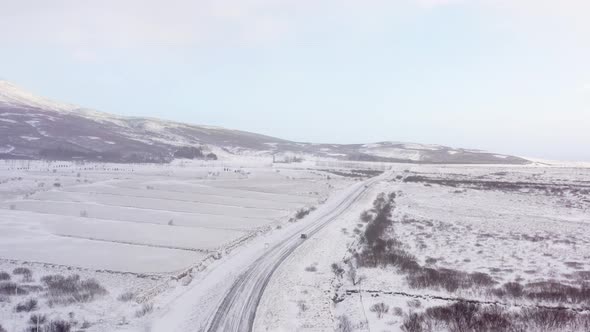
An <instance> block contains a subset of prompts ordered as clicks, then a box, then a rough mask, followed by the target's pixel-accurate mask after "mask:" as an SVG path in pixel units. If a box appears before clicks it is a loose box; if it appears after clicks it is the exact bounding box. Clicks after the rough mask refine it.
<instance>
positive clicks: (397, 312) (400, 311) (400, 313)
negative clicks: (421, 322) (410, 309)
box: [393, 307, 404, 316]
mask: <svg viewBox="0 0 590 332" xmlns="http://www.w3.org/2000/svg"><path fill="white" fill-rule="evenodd" d="M393 314H394V315H395V316H403V314H404V310H403V309H402V308H400V307H395V308H393Z"/></svg>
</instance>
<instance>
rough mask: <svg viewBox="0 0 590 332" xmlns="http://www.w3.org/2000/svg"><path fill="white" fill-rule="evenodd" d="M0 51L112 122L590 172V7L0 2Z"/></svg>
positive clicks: (2, 73) (507, 0)
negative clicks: (537, 160) (159, 121)
mask: <svg viewBox="0 0 590 332" xmlns="http://www.w3.org/2000/svg"><path fill="white" fill-rule="evenodd" d="M0 45H1V48H0V79H5V80H8V81H12V82H14V83H16V84H18V85H20V86H22V87H24V88H26V89H28V90H31V91H33V92H35V93H37V94H40V95H44V96H48V97H52V98H54V99H58V100H61V101H67V102H72V103H76V104H80V105H82V106H86V107H90V108H95V109H98V110H102V111H106V112H110V113H117V114H123V115H141V116H152V117H161V118H166V119H173V120H178V121H184V122H190V123H195V124H207V125H218V126H224V127H229V128H234V129H243V130H249V131H254V132H258V133H263V134H268V135H273V136H278V137H281V138H286V139H292V140H298V141H313V142H330V143H331V142H333V143H364V142H373V141H385V140H393V141H409V142H419V143H436V144H444V145H451V146H456V147H467V148H480V149H486V150H491V151H495V152H500V153H509V154H516V155H521V156H528V157H542V158H548V159H568V160H590V1H588V0H569V1H568V0H551V1H550V0H496V1H494V0H388V1H387V0H363V1H359V0H354V1H353V0H324V1H323V0H285V1H280V0H211V1H204V0H193V1H188V0H186V1H184V0H167V1H149V0H128V1H125V0H100V1H99V0H95V1H79V0H70V1H67V0H52V1H45V0H38V1H32V0H18V1H17V0H0Z"/></svg>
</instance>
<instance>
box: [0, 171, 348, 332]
mask: <svg viewBox="0 0 590 332" xmlns="http://www.w3.org/2000/svg"><path fill="white" fill-rule="evenodd" d="M280 166H281V165H275V166H274V167H273V165H270V164H268V163H266V164H259V163H255V162H244V163H241V162H229V163H221V162H190V161H182V162H180V161H177V162H175V163H172V164H169V165H135V164H133V165H131V164H99V163H71V162H29V161H0V278H5V279H1V280H0V283H2V284H1V285H0V325H2V326H3V327H4V328H5V329H6V328H8V329H9V331H13V330H14V331H23V330H24V329H25V328H26V326H27V324H28V320H29V316H30V315H31V313H29V312H28V311H27V310H23V311H22V312H17V311H18V310H17V309H15V308H16V306H18V305H19V304H20V303H21V302H23V301H27V300H29V299H36V300H37V301H38V304H37V308H35V309H34V310H32V312H33V313H36V314H37V313H38V314H48V315H49V318H51V319H54V318H55V319H62V320H65V321H68V322H75V323H76V325H74V326H75V327H76V328H82V325H85V323H84V322H86V323H87V325H88V326H87V327H88V329H86V328H85V330H90V331H92V330H94V331H113V330H114V329H115V328H114V327H115V326H117V327H118V328H122V327H125V326H127V325H128V324H132V325H133V324H135V325H133V326H137V324H138V323H137V321H138V320H141V318H142V316H144V315H147V314H149V313H150V312H151V309H149V310H147V309H146V310H147V311H149V312H146V313H137V311H142V310H144V309H145V308H144V306H151V305H152V303H153V300H154V298H155V297H157V296H158V295H159V294H161V293H163V292H166V290H167V289H169V288H171V287H172V288H173V287H176V286H177V285H180V284H181V283H183V282H184V281H181V280H178V279H180V278H177V276H181V277H182V276H183V275H185V274H184V271H187V270H188V269H191V268H194V267H196V268H198V269H202V268H203V267H205V266H207V265H208V264H210V262H212V261H214V260H216V259H218V258H219V257H222V256H223V255H225V254H227V253H229V252H230V251H231V250H234V249H236V248H239V247H240V245H241V244H242V243H247V242H248V241H252V240H253V239H255V238H256V237H257V236H258V235H260V234H265V233H267V232H269V231H271V230H273V229H275V228H283V227H288V226H289V224H290V221H292V220H293V218H295V216H296V215H297V213H298V211H299V210H301V209H309V208H311V207H317V206H318V205H321V204H322V202H323V201H325V200H326V198H327V197H328V196H329V195H330V194H331V192H333V191H334V190H338V189H341V188H344V187H347V186H348V185H350V184H351V183H353V181H355V179H354V178H348V177H345V176H338V175H335V174H332V173H328V172H322V171H318V170H309V169H307V167H301V168H300V169H296V168H295V167H292V166H289V165H285V166H286V167H280ZM22 268H25V269H26V270H27V271H25V272H24V273H25V274H23V273H20V272H18V270H19V269H21V270H22ZM3 272H5V274H4V277H3V274H2V273H3ZM21 272H22V271H21ZM55 274H57V275H61V276H64V277H68V276H72V275H79V276H80V280H79V281H78V282H79V283H80V285H83V284H84V282H86V281H87V280H90V279H96V281H98V283H99V284H100V285H101V287H103V288H104V289H105V290H106V292H105V293H104V294H103V293H102V292H100V294H97V295H96V299H94V296H93V298H92V301H89V302H91V303H85V302H86V300H87V299H84V300H81V301H74V302H70V301H67V303H65V304H64V303H62V304H59V305H55V304H52V300H51V299H52V298H53V297H54V295H52V293H51V292H52V291H51V286H50V284H48V283H47V280H45V279H47V278H45V279H43V277H46V276H49V275H55ZM72 280H73V279H72ZM9 283H14V284H9ZM81 287H84V286H81ZM19 292H20V293H19ZM126 292H127V293H129V292H130V293H133V299H132V300H127V299H125V300H121V299H120V298H119V297H120V296H121V294H124V293H126ZM78 295H79V294H77V295H72V296H73V297H77V296H78ZM69 312H72V313H73V315H74V317H70V316H71V315H70V314H69Z"/></svg>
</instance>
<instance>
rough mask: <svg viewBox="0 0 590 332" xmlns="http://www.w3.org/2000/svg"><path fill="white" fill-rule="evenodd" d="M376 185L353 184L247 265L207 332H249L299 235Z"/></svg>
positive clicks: (326, 221)
mask: <svg viewBox="0 0 590 332" xmlns="http://www.w3.org/2000/svg"><path fill="white" fill-rule="evenodd" d="M376 181H377V178H373V179H370V180H368V181H366V182H363V183H359V184H356V185H355V186H356V188H354V190H352V191H351V192H350V193H349V194H348V195H347V196H345V197H344V198H343V199H342V200H341V201H340V202H339V203H338V204H336V205H335V207H334V208H333V209H331V210H330V211H327V212H324V213H323V214H321V215H319V216H316V217H315V220H314V221H313V222H311V223H309V224H308V225H306V226H305V227H304V228H301V229H299V230H298V231H297V232H296V233H293V234H290V235H289V236H288V237H286V239H285V240H284V241H282V242H280V243H278V244H276V245H275V246H274V247H271V248H269V249H268V250H267V251H266V252H265V253H264V254H263V255H262V256H260V257H259V258H258V259H256V260H255V261H254V263H253V264H250V265H249V266H248V267H247V268H246V269H245V271H244V272H242V273H241V274H240V275H239V276H238V277H237V278H236V280H235V282H234V283H233V285H232V286H231V288H230V289H229V291H227V293H226V294H225V295H224V297H223V300H222V301H221V303H220V304H219V307H218V308H217V310H216V312H215V314H214V315H213V317H211V318H210V319H209V321H208V323H207V325H206V326H207V331H210V332H217V331H223V332H233V331H235V332H244V331H252V326H253V325H254V319H255V318H256V309H257V307H258V303H260V299H261V298H262V294H263V293H264V290H265V288H266V286H267V285H268V282H269V281H270V278H271V276H272V275H273V273H274V271H275V270H276V269H277V268H278V267H279V265H281V263H282V262H283V261H284V260H285V259H286V258H287V257H288V256H289V255H290V254H291V253H292V252H293V251H294V250H295V249H297V247H298V246H299V245H301V243H303V241H305V240H303V239H301V238H300V234H301V233H305V234H307V235H308V237H311V236H312V235H313V234H315V233H316V232H318V231H319V230H320V229H322V228H323V227H324V226H326V225H327V224H329V223H330V222H331V221H334V220H336V219H337V218H338V217H340V216H341V215H342V214H343V213H344V212H345V211H346V210H347V209H348V208H349V207H350V206H351V205H353V204H354V203H355V202H356V201H357V200H358V199H359V198H360V197H361V196H362V195H363V194H364V193H365V192H366V191H367V190H368V188H369V187H370V186H371V185H372V184H373V183H374V182H376Z"/></svg>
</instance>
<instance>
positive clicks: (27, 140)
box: [0, 81, 528, 164]
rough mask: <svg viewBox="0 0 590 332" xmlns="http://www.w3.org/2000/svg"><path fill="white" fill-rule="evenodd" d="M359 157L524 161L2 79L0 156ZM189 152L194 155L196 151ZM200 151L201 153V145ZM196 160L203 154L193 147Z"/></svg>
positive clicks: (127, 158) (121, 159) (141, 159)
mask: <svg viewBox="0 0 590 332" xmlns="http://www.w3.org/2000/svg"><path fill="white" fill-rule="evenodd" d="M187 147H193V148H196V149H201V150H203V151H202V152H203V153H204V154H205V155H206V154H207V153H209V151H210V150H211V151H217V152H223V154H225V155H232V154H239V155H267V156H271V155H275V156H278V158H279V159H278V160H281V158H284V157H286V156H297V157H303V158H305V157H309V156H315V157H325V158H334V159H346V160H362V161H392V162H423V163H482V164H483V163H491V164H523V163H527V162H528V161H527V160H525V159H522V158H518V157H512V156H504V155H497V154H493V153H486V152H482V151H472V150H465V149H453V148H449V147H444V146H438V145H421V144H409V143H393V142H382V143H375V144H348V145H341V144H311V143H298V142H291V141H287V140H283V139H279V138H274V137H269V136H264V135H259V134H254V133H249V132H244V131H239V130H230V129H225V128H218V127H211V126H197V125H190V124H184V123H178V122H172V121H165V120H159V119H151V118H135V117H123V116H118V115H113V114H108V113H103V112H99V111H95V110H91V109H86V108H82V107H79V106H76V105H71V104H66V103H60V102H55V101H52V100H50V99H47V98H43V97H38V96H35V95H34V94H32V93H30V92H28V91H26V90H23V89H21V88H19V87H17V86H15V85H14V84H12V83H9V82H6V81H0V159H14V158H22V159H57V160H64V159H65V160H69V159H83V160H104V161H112V162H168V161H170V160H172V159H173V158H174V157H175V154H176V155H177V156H178V153H179V152H178V151H179V150H180V151H181V152H184V153H183V155H186V154H187V153H188V154H189V155H191V154H192V152H195V151H196V150H195V149H193V150H187ZM191 151H192V152H191ZM199 151H200V150H199ZM195 154H196V156H197V157H204V156H201V155H200V152H195Z"/></svg>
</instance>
